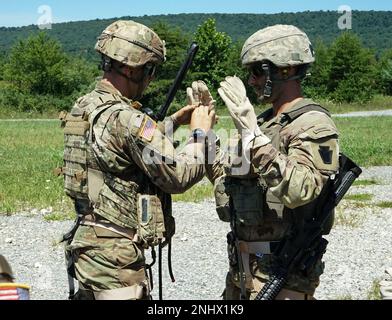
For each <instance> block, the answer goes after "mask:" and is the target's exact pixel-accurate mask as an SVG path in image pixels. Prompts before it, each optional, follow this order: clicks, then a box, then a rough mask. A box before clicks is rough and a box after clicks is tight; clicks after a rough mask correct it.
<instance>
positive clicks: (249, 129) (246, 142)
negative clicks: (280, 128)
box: [218, 77, 271, 154]
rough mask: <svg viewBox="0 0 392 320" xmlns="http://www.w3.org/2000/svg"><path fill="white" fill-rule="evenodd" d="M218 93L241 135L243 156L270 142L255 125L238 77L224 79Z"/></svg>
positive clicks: (243, 88)
mask: <svg viewBox="0 0 392 320" xmlns="http://www.w3.org/2000/svg"><path fill="white" fill-rule="evenodd" d="M220 85H221V87H220V88H219V89H218V93H219V95H220V96H221V98H222V100H223V101H224V102H225V104H226V106H227V108H228V110H229V112H230V115H231V117H232V118H233V121H234V124H235V126H236V128H237V130H238V132H239V133H240V134H241V138H242V149H243V152H244V153H245V154H249V152H250V150H251V149H252V148H257V147H261V146H264V145H266V144H268V143H270V142H271V140H270V139H269V138H268V137H267V136H265V135H264V134H263V133H262V132H261V130H260V128H259V126H258V125H257V117H256V114H255V111H254V109H253V106H252V104H251V103H250V101H249V99H248V97H247V96H246V89H245V86H244V84H243V82H242V81H241V79H239V78H238V77H226V79H225V81H222V82H221V83H220Z"/></svg>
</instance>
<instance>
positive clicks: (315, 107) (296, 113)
mask: <svg viewBox="0 0 392 320" xmlns="http://www.w3.org/2000/svg"><path fill="white" fill-rule="evenodd" d="M310 111H319V112H322V113H324V114H326V115H327V116H328V117H331V114H330V113H329V111H328V110H327V109H325V108H323V107H322V106H320V105H319V104H315V103H310V104H306V105H304V106H303V107H301V108H299V109H295V110H293V111H289V112H283V114H284V116H285V117H286V118H287V123H290V122H292V121H294V120H295V119H297V118H299V117H300V116H302V115H303V114H305V113H307V112H310Z"/></svg>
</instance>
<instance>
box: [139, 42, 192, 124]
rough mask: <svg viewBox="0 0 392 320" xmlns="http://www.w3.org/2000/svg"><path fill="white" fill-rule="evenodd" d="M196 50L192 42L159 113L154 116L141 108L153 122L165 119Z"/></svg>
mask: <svg viewBox="0 0 392 320" xmlns="http://www.w3.org/2000/svg"><path fill="white" fill-rule="evenodd" d="M198 50H199V46H198V44H197V43H196V42H193V43H192V44H191V46H190V48H189V50H188V56H187V58H186V60H185V61H184V63H183V64H182V66H181V68H180V70H179V71H178V73H177V76H176V79H175V80H174V83H173V84H172V86H171V87H170V89H169V92H168V94H167V98H166V101H165V103H164V104H163V105H162V106H161V108H160V109H159V111H158V112H157V113H156V114H155V113H154V112H153V111H152V110H151V109H150V108H143V112H144V113H146V114H147V115H148V116H149V117H151V118H152V119H154V120H155V121H162V120H163V119H165V117H166V114H167V111H168V110H169V107H170V105H171V103H172V102H173V100H174V97H175V95H176V93H177V91H178V89H179V88H180V86H181V84H182V82H183V81H184V78H185V76H186V74H187V72H188V70H189V69H190V67H191V66H192V62H193V59H194V58H195V56H196V53H197V51H198Z"/></svg>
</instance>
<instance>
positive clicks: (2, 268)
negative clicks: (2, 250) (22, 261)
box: [0, 254, 14, 279]
mask: <svg viewBox="0 0 392 320" xmlns="http://www.w3.org/2000/svg"><path fill="white" fill-rule="evenodd" d="M2 275H5V276H6V277H8V278H11V279H13V278H14V276H13V273H12V269H11V266H10V265H9V263H8V262H7V260H6V259H5V258H4V257H3V256H2V255H1V254H0V278H1V276H2Z"/></svg>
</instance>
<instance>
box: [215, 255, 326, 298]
mask: <svg viewBox="0 0 392 320" xmlns="http://www.w3.org/2000/svg"><path fill="white" fill-rule="evenodd" d="M275 259H276V258H275V257H274V256H273V255H267V254H265V255H263V256H262V257H261V258H260V257H256V256H255V255H252V254H250V255H249V268H250V273H251V279H249V278H248V277H247V279H246V291H247V292H246V298H247V299H249V300H254V299H255V298H256V296H257V294H258V293H259V292H260V290H261V288H262V287H263V285H264V284H265V283H266V282H267V281H268V280H269V279H270V275H271V274H272V270H273V268H274V265H275ZM323 271H324V263H323V262H322V261H321V260H319V261H317V262H316V264H315V267H314V268H313V270H311V271H310V272H309V274H307V275H306V276H305V275H304V274H302V273H301V272H294V273H291V274H289V277H288V280H287V282H286V284H285V286H284V288H283V290H282V291H281V293H280V294H279V295H278V296H277V297H276V300H285V299H286V300H287V299H289V300H313V299H314V298H313V295H314V292H315V290H316V288H317V286H318V285H319V283H320V275H321V274H322V273H323ZM240 287H241V285H240V276H239V268H238V265H231V266H230V269H229V272H228V273H227V276H226V288H225V290H224V292H223V295H222V296H223V299H224V300H239V299H240V297H241V289H240Z"/></svg>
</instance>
